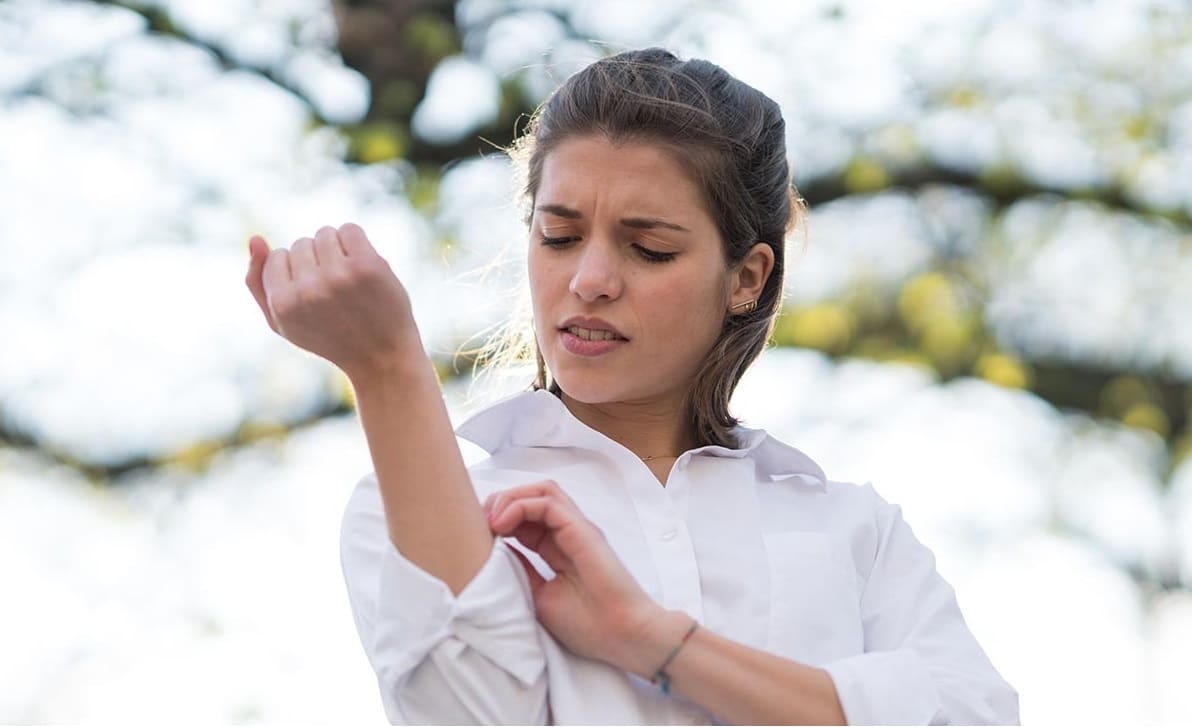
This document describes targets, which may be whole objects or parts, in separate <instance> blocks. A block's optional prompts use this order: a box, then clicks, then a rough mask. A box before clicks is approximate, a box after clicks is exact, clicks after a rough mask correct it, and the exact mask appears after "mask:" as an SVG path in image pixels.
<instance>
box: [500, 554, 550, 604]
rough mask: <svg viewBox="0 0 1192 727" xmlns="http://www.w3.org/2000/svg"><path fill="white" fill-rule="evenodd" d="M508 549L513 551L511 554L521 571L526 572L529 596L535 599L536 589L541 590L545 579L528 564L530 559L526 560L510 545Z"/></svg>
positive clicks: (536, 595) (531, 564)
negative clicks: (528, 582)
mask: <svg viewBox="0 0 1192 727" xmlns="http://www.w3.org/2000/svg"><path fill="white" fill-rule="evenodd" d="M508 547H509V550H511V551H513V554H514V555H516V556H517V559H518V560H520V561H521V564H522V569H523V570H524V571H525V572H526V577H527V578H529V579H530V594H531V595H533V596H534V597H535V598H537V597H538V589H540V588H542V586H543V585H544V584H545V583H546V579H545V578H543V577H542V575H541V574H540V573H539V572H538V569H537V568H535V567H534V564H533V563H531V562H530V559H529V558H527V557H526V556H525V555H524V554H523V553H522V552H521V551H520V550H518V549H517V548H515V547H513V546H512V545H510V546H508Z"/></svg>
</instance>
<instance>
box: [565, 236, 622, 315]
mask: <svg viewBox="0 0 1192 727" xmlns="http://www.w3.org/2000/svg"><path fill="white" fill-rule="evenodd" d="M621 288H622V281H621V271H620V260H619V259H618V258H617V251H616V250H615V249H613V246H612V245H609V244H605V243H603V242H599V241H595V240H593V241H590V242H589V243H588V244H586V245H584V247H583V249H582V250H581V251H580V254H579V257H578V258H577V259H576V268H575V273H574V274H573V275H572V276H571V285H570V286H569V289H570V290H571V292H572V293H574V294H575V295H577V296H578V297H579V298H580V299H581V300H583V301H584V302H587V303H592V302H595V301H597V300H599V299H600V298H607V299H610V300H612V299H615V298H617V297H619V296H620V295H621Z"/></svg>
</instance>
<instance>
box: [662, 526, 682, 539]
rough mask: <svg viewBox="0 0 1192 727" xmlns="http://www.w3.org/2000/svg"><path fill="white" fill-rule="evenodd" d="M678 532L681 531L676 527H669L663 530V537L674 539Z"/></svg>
mask: <svg viewBox="0 0 1192 727" xmlns="http://www.w3.org/2000/svg"><path fill="white" fill-rule="evenodd" d="M678 534H679V531H678V530H676V529H675V528H667V529H666V530H663V531H662V539H663V540H674V539H675V536H676V535H678Z"/></svg>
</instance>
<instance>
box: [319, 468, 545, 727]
mask: <svg viewBox="0 0 1192 727" xmlns="http://www.w3.org/2000/svg"><path fill="white" fill-rule="evenodd" d="M340 559H341V564H342V566H343V572H344V579H345V581H346V584H347V589H348V600H349V602H350V603H351V607H352V615H353V618H354V619H355V622H356V630H357V632H358V633H359V635H360V640H361V643H362V644H363V646H364V651H365V653H366V654H367V656H368V659H369V662H370V663H371V664H372V667H373V670H374V671H375V672H376V674H377V681H378V684H379V686H380V690H381V700H382V703H383V705H384V708H385V714H386V716H387V717H388V719H389V721H390V722H391V723H393V724H406V723H419V724H465V723H468V724H475V723H488V724H500V723H503V724H544V723H545V721H546V709H547V705H546V673H545V657H544V655H543V652H542V648H541V645H540V643H539V641H538V627H537V621H536V619H535V617H534V608H533V601H532V599H531V597H530V591H529V582H528V581H527V580H526V576H525V573H524V572H523V571H522V568H521V565H520V563H518V562H517V561H516V559H515V556H514V555H513V553H512V552H511V551H510V546H508V545H506V544H505V542H504V541H503V540H501V539H499V538H498V539H497V540H496V541H495V542H494V544H493V550H492V552H491V553H490V555H489V558H488V560H487V561H486V562H485V564H484V566H483V567H482V568H481V569H480V571H479V572H478V573H477V574H476V576H475V577H474V578H473V579H472V581H471V582H470V583H468V585H467V586H466V587H465V588H464V589H463V590H462V591H461V592H460V593H459V595H458V596H454V595H452V593H451V590H450V589H449V588H448V587H447V585H446V584H445V583H443V582H442V581H441V580H439V579H438V578H435V577H434V576H432V575H430V574H429V573H427V572H426V571H424V570H422V569H421V568H419V567H418V566H416V565H414V564H413V563H411V562H410V561H409V560H407V559H406V558H404V557H403V556H402V555H401V553H400V552H398V550H397V549H396V548H395V547H393V544H392V542H391V541H390V540H389V534H388V530H387V528H386V525H385V518H384V510H383V507H382V504H381V500H380V493H379V490H378V489H377V484H376V480H375V478H374V477H373V476H372V475H369V476H367V477H365V478H364V479H363V480H361V482H360V483H359V485H357V487H356V490H355V491H354V492H353V493H352V497H351V499H350V500H349V502H348V507H347V510H346V511H345V513H344V518H343V525H342V529H341V535H340Z"/></svg>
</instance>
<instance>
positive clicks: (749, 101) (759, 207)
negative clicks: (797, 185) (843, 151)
mask: <svg viewBox="0 0 1192 727" xmlns="http://www.w3.org/2000/svg"><path fill="white" fill-rule="evenodd" d="M590 135H602V136H604V137H605V138H607V139H608V140H609V141H610V142H612V143H620V142H637V143H641V142H645V143H649V144H656V145H660V146H662V147H664V148H667V149H669V150H670V151H671V152H672V153H673V154H674V157H675V158H676V160H677V161H678V162H679V163H680V165H682V166H683V167H684V168H685V169H686V170H687V172H688V173H689V174H690V175H691V177H692V179H693V180H694V181H695V182H696V185H697V186H698V188H699V189H700V191H701V193H702V195H703V198H704V202H705V204H706V205H707V209H708V211H709V213H710V214H711V217H712V219H713V220H715V222H716V225H717V228H718V230H719V232H720V238H721V241H722V243H723V245H722V247H723V251H724V258H725V265H726V268H728V267H732V266H735V265H737V264H739V263H741V261H742V260H743V259H744V257H745V255H746V254H747V253H748V252H749V250H750V249H751V248H752V247H753V246H754V245H755V244H756V243H759V242H762V243H765V244H767V245H769V246H770V248H771V249H772V250H773V251H774V269H773V271H772V272H771V273H770V277H769V279H768V280H767V281H766V285H765V287H764V289H763V290H762V293H761V296H760V298H759V299H758V301H757V308H756V309H755V310H753V311H752V312H751V313H748V314H744V315H736V314H728V312H727V311H726V316H725V320H724V324H723V327H722V329H721V332H720V335H719V337H718V338H717V340H716V342H715V343H714V344H713V346H712V349H711V350H710V351H709V352H708V355H707V358H706V359H705V360H704V363H703V365H702V367H701V368H700V369H699V371H698V373H697V374H696V377H695V381H694V383H693V385H692V387H691V390H690V392H689V393H688V398H687V401H686V407H687V409H688V414H689V416H691V418H692V420H693V424H694V431H695V435H696V437H697V439H698V440H699V443H700V444H701V445H706V444H717V445H721V446H727V447H735V446H737V442H736V441H735V438H734V437H733V436H732V434H731V432H730V430H731V429H732V428H733V427H735V426H736V425H737V420H736V419H735V418H734V417H733V416H731V415H730V414H729V412H728V403H729V398H730V397H731V396H732V393H733V390H734V389H735V388H736V386H737V382H738V381H740V379H741V375H742V374H743V373H744V372H745V369H746V368H747V367H748V366H749V364H750V363H752V362H753V360H754V359H755V358H757V356H758V354H759V353H761V351H762V349H763V348H764V347H765V345H766V343H767V341H768V340H769V338H770V335H771V333H772V331H773V324H774V318H775V316H776V314H777V313H778V311H779V308H780V307H781V304H782V277H783V249H784V242H785V239H786V236H787V234H788V233H789V232H790V231H791V230H792V229H793V228H794V227H795V225H796V224H797V223H798V222H799V221H800V219H801V217H802V209H803V204H802V200H801V199H800V198H799V196H798V194H797V193H796V192H795V189H794V187H793V185H792V184H791V175H790V167H789V165H788V163H787V158H786V139H785V124H784V123H783V120H782V113H781V111H780V110H779V108H778V104H776V103H775V102H774V101H772V100H771V99H770V98H768V97H767V96H766V95H765V94H763V93H761V92H760V91H758V90H757V89H755V88H753V87H751V86H749V85H747V84H745V83H743V82H741V81H739V80H737V79H736V78H733V77H732V76H731V75H729V74H728V73H727V72H726V71H725V70H724V69H723V68H721V67H719V66H717V65H715V64H714V63H710V62H708V61H704V60H688V61H682V60H679V59H678V58H677V57H675V56H674V55H672V54H671V53H669V52H667V51H665V50H662V49H659V48H649V49H646V50H638V51H630V52H626V53H620V54H618V55H615V56H612V57H609V58H605V59H603V60H600V61H597V62H595V63H593V64H591V65H589V66H587V67H586V68H584V69H583V70H581V71H580V72H578V73H576V74H575V75H574V76H572V77H571V78H569V79H568V80H567V82H566V83H564V84H563V85H562V86H561V87H559V88H558V89H557V90H556V91H555V92H554V93H553V94H552V95H551V96H550V97H549V98H548V99H547V100H546V101H545V102H544V103H543V105H542V106H540V107H539V109H538V111H537V112H536V113H535V114H534V116H533V118H532V119H531V120H530V124H529V126H528V128H527V130H526V133H525V134H524V135H523V136H522V137H521V138H519V139H518V140H517V141H516V142H514V145H513V147H512V149H511V150H510V154H511V156H512V158H513V160H514V163H515V166H516V168H517V170H518V173H519V176H520V179H519V181H520V182H521V184H522V185H523V186H522V189H523V193H524V198H525V200H524V201H525V202H527V203H528V205H527V206H526V210H527V219H528V216H529V215H528V212H529V211H530V210H532V209H533V202H534V199H535V198H536V196H537V194H538V188H539V185H540V183H541V181H542V166H543V161H544V159H545V158H546V155H547V154H549V153H550V152H551V151H552V150H553V149H555V148H556V147H558V146H559V144H560V143H561V142H563V141H565V140H567V139H571V138H574V137H578V136H590ZM530 345H532V346H533V347H534V351H533V355H534V358H535V359H536V360H537V369H538V370H537V376H536V378H535V381H534V383H533V388H534V389H543V388H546V389H549V390H551V391H552V392H554V393H555V394H556V395H557V394H559V393H560V391H559V387H558V384H557V383H556V382H554V381H551V380H550V379H549V378H548V374H547V370H546V364H545V362H544V361H543V358H542V353H541V351H539V350H538V348H537V344H536V342H534V343H531V344H530ZM514 357H515V356H514ZM509 358H513V357H509Z"/></svg>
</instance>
